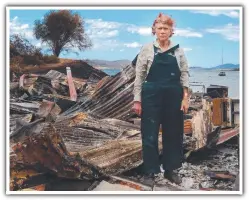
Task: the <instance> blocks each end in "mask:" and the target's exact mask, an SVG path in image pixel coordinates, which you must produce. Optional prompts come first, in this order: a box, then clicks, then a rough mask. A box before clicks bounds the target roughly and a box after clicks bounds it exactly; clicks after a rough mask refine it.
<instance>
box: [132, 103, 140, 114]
mask: <svg viewBox="0 0 249 200" xmlns="http://www.w3.org/2000/svg"><path fill="white" fill-rule="evenodd" d="M132 110H134V112H135V113H136V114H137V115H138V116H141V112H142V108H141V102H139V101H135V102H134V105H133V107H132Z"/></svg>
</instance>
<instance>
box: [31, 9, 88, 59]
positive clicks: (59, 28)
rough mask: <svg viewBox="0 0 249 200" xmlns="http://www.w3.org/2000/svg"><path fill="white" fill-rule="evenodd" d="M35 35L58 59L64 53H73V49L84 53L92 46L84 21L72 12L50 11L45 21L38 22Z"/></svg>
mask: <svg viewBox="0 0 249 200" xmlns="http://www.w3.org/2000/svg"><path fill="white" fill-rule="evenodd" d="M34 35H35V37H36V39H41V41H42V42H43V43H46V44H47V45H48V46H49V48H50V50H51V51H52V52H53V54H54V55H55V56H57V57H59V55H60V53H61V52H62V51H66V52H69V51H73V50H72V49H73V48H78V49H79V50H80V51H83V50H85V49H87V48H90V47H91V46H92V43H91V41H90V39H89V37H88V36H87V34H86V33H85V29H84V20H83V19H82V18H81V17H80V16H79V15H78V14H77V13H73V12H72V11H70V10H59V11H50V12H48V13H47V14H46V15H45V16H44V18H43V20H36V21H35V23H34Z"/></svg>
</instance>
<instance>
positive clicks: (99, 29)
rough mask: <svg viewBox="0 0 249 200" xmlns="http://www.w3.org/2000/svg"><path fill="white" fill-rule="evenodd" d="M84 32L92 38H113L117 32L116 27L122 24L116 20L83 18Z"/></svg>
mask: <svg viewBox="0 0 249 200" xmlns="http://www.w3.org/2000/svg"><path fill="white" fill-rule="evenodd" d="M85 23H86V30H87V31H86V33H87V34H88V35H89V37H90V38H91V39H92V40H95V39H97V38H103V39H104V38H113V37H116V36H117V35H118V34H119V31H118V30H117V28H119V27H120V26H121V25H122V24H121V23H118V22H109V21H103V20H102V19H85Z"/></svg>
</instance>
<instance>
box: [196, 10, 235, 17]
mask: <svg viewBox="0 0 249 200" xmlns="http://www.w3.org/2000/svg"><path fill="white" fill-rule="evenodd" d="M191 12H192V13H201V14H207V15H211V16H219V15H225V16H227V17H231V18H238V17H239V12H237V11H235V10H194V11H191Z"/></svg>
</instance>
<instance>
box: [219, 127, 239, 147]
mask: <svg viewBox="0 0 249 200" xmlns="http://www.w3.org/2000/svg"><path fill="white" fill-rule="evenodd" d="M239 131H240V130H239V127H235V128H230V129H224V130H221V133H220V136H219V139H218V142H217V145H218V144H221V143H224V142H225V141H227V140H229V139H231V138H233V137H234V136H236V135H239Z"/></svg>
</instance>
